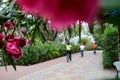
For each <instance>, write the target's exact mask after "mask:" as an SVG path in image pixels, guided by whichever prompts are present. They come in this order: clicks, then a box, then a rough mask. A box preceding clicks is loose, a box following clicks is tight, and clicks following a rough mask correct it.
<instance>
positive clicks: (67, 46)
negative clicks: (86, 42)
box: [66, 42, 72, 62]
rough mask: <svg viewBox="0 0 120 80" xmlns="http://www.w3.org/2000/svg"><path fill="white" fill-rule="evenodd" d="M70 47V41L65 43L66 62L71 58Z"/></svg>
mask: <svg viewBox="0 0 120 80" xmlns="http://www.w3.org/2000/svg"><path fill="white" fill-rule="evenodd" d="M71 48H72V46H71V45H70V43H69V42H68V43H67V45H66V50H67V51H66V57H67V62H69V61H71V60H72V58H71V52H72V51H71Z"/></svg>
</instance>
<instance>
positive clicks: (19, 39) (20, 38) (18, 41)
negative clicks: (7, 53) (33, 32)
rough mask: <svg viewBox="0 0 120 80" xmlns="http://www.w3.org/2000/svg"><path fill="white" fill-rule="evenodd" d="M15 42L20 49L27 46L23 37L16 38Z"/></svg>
mask: <svg viewBox="0 0 120 80" xmlns="http://www.w3.org/2000/svg"><path fill="white" fill-rule="evenodd" d="M13 40H14V42H15V43H16V45H18V46H19V47H23V46H25V44H26V40H25V39H24V38H22V37H21V36H15V37H14V38H13Z"/></svg>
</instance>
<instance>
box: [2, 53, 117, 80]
mask: <svg viewBox="0 0 120 80" xmlns="http://www.w3.org/2000/svg"><path fill="white" fill-rule="evenodd" d="M115 75H116V71H115V70H105V69H103V67H102V51H97V54H96V55H93V52H92V51H85V52H84V57H82V58H81V57H80V54H79V53H76V54H73V55H72V61H71V62H69V63H67V62H66V57H61V58H57V59H54V60H50V61H46V62H43V63H39V64H36V65H31V66H17V71H14V69H13V68H12V67H11V66H8V71H7V72H6V71H5V68H4V67H0V80H102V79H104V78H114V77H115Z"/></svg>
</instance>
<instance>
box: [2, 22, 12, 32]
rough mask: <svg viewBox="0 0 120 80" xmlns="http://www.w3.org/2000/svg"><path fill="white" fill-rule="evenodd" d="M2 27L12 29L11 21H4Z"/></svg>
mask: <svg viewBox="0 0 120 80" xmlns="http://www.w3.org/2000/svg"><path fill="white" fill-rule="evenodd" d="M3 26H4V27H6V28H7V29H8V30H11V29H13V27H14V26H13V23H12V22H11V21H9V20H8V21H6V22H5V23H4V24H3Z"/></svg>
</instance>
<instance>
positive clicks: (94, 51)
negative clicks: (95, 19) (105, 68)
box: [93, 43, 97, 55]
mask: <svg viewBox="0 0 120 80" xmlns="http://www.w3.org/2000/svg"><path fill="white" fill-rule="evenodd" d="M96 49H97V44H96V43H94V44H93V53H94V55H95V54H96Z"/></svg>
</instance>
